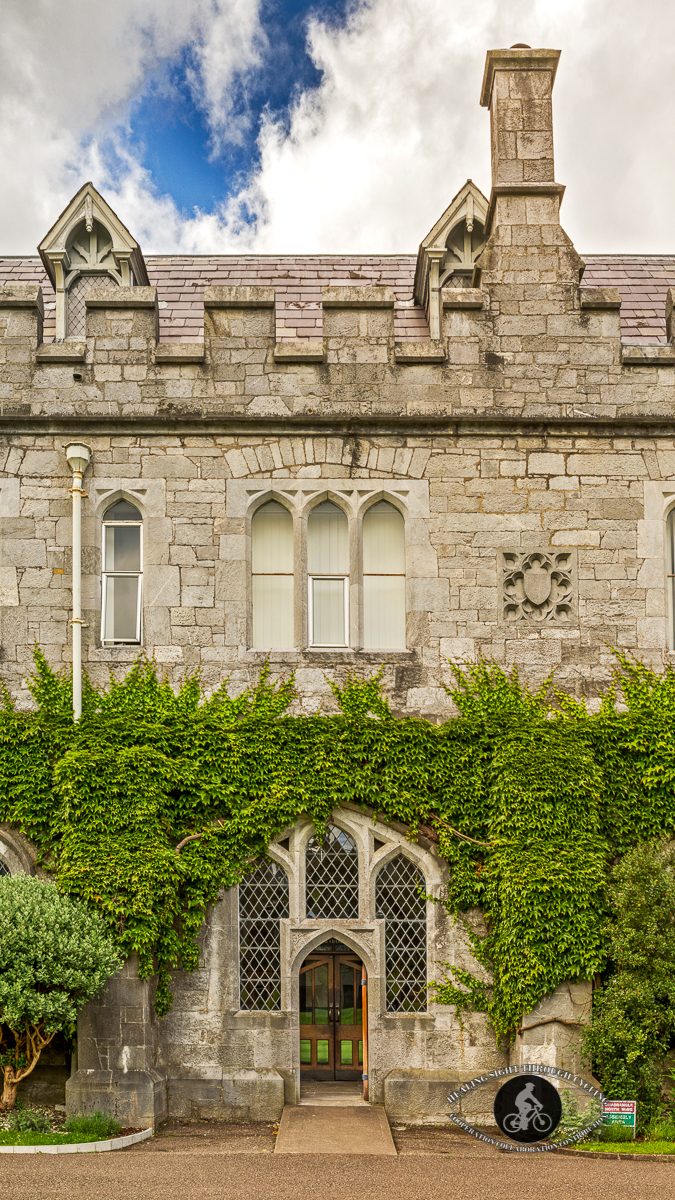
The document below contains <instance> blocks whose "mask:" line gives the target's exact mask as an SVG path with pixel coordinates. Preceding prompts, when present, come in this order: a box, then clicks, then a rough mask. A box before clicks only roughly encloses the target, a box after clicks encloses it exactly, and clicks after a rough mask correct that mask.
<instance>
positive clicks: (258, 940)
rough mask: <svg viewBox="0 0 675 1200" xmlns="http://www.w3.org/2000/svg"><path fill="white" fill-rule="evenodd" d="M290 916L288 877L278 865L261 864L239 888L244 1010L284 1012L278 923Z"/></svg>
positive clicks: (240, 953) (240, 962)
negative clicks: (278, 1010)
mask: <svg viewBox="0 0 675 1200" xmlns="http://www.w3.org/2000/svg"><path fill="white" fill-rule="evenodd" d="M288 915H289V912H288V876H287V874H286V872H285V871H284V869H283V867H280V866H278V864H277V863H269V862H266V863H262V864H261V866H259V867H258V868H257V870H255V871H252V872H251V874H250V875H247V876H246V878H245V879H244V880H243V882H242V883H240V884H239V1004H240V1007H241V1008H249V1009H253V1010H255V1011H261V1010H262V1011H264V1010H266V1009H279V1008H281V932H280V926H279V920H280V918H281V917H287V916H288Z"/></svg>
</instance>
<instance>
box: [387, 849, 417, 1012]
mask: <svg viewBox="0 0 675 1200" xmlns="http://www.w3.org/2000/svg"><path fill="white" fill-rule="evenodd" d="M424 886H425V881H424V876H423V875H422V872H421V871H419V870H418V868H417V867H416V866H414V864H413V863H411V862H410V859H408V858H404V857H403V855H399V857H398V858H394V859H392V861H391V862H389V863H387V865H386V867H383V868H382V870H381V871H380V873H379V875H378V876H377V880H376V882H375V915H376V916H377V917H384V921H385V926H384V941H385V954H386V968H385V970H386V975H387V1012H425V1011H426V1007H427V993H426V986H425V985H426V982H427V905H426V900H425V898H424Z"/></svg>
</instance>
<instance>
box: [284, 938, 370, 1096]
mask: <svg viewBox="0 0 675 1200" xmlns="http://www.w3.org/2000/svg"><path fill="white" fill-rule="evenodd" d="M365 983H366V969H365V966H364V964H363V963H362V961H361V959H360V958H359V957H358V955H357V954H356V953H355V952H354V951H353V950H351V949H350V948H349V946H346V945H345V944H344V943H343V942H339V941H338V940H337V938H334V937H333V938H329V939H328V940H327V941H325V942H322V943H321V945H320V946H317V947H316V948H315V949H314V950H312V951H311V953H310V954H308V955H307V957H306V959H305V960H304V962H303V963H302V965H301V967H300V1079H301V1081H302V1080H322V1081H324V1082H333V1081H337V1080H345V1081H347V1080H354V1081H356V1080H359V1081H360V1080H361V1079H362V1077H363V1076H364V1075H365V1074H366V1067H365V1065H364V1064H365V1063H366V1059H367V1002H366V987H365Z"/></svg>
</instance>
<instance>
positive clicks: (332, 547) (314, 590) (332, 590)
mask: <svg viewBox="0 0 675 1200" xmlns="http://www.w3.org/2000/svg"><path fill="white" fill-rule="evenodd" d="M307 570H308V573H309V640H310V645H312V646H346V645H348V642H349V526H348V523H347V518H346V516H345V514H344V513H343V512H342V509H340V508H338V507H337V505H336V504H331V503H330V501H328V500H327V501H325V502H324V503H323V504H318V505H317V507H316V508H314V509H312V512H311V513H310V514H309V519H308V521H307Z"/></svg>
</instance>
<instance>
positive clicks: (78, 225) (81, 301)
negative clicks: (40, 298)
mask: <svg viewBox="0 0 675 1200" xmlns="http://www.w3.org/2000/svg"><path fill="white" fill-rule="evenodd" d="M39 250H40V257H41V258H42V261H43V263H44V265H45V269H46V271H47V274H48V275H49V278H50V279H51V281H52V284H53V286H54V291H55V292H56V340H57V342H58V341H63V340H64V339H65V338H77V339H80V340H82V339H83V338H84V337H85V333H86V322H85V316H86V305H85V296H86V293H87V291H88V290H89V288H90V287H111V288H112V287H133V286H134V285H135V284H140V285H141V286H146V287H147V285H148V282H149V281H148V274H147V271H146V269H145V263H144V261H143V254H142V252H141V248H140V246H139V245H138V242H136V241H134V239H133V238H132V236H131V234H130V233H129V230H128V229H125V227H124V225H123V224H122V222H121V221H120V219H119V217H118V216H117V215H116V214H115V213H114V212H113V210H112V209H111V208H110V206H109V205H108V204H106V202H105V200H104V199H103V197H102V196H101V195H100V194H99V193H98V192H97V191H96V188H94V187H93V186H92V185H91V183H85V185H84V187H82V188H80V191H79V192H78V193H77V195H76V196H74V197H73V199H72V200H71V202H70V204H69V205H68V207H67V208H66V209H65V211H64V212H62V213H61V216H60V217H59V219H58V221H57V222H56V224H55V225H53V226H52V228H51V229H50V231H49V233H48V234H47V236H46V237H45V238H43V240H42V242H41V243H40V246H39Z"/></svg>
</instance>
